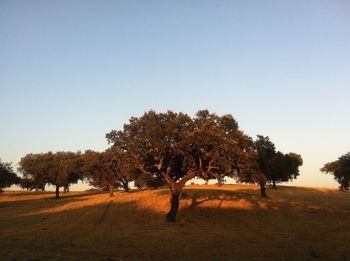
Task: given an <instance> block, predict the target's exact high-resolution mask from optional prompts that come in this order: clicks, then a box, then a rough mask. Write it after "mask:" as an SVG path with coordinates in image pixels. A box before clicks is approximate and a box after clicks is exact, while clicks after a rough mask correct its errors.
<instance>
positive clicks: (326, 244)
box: [0, 185, 350, 260]
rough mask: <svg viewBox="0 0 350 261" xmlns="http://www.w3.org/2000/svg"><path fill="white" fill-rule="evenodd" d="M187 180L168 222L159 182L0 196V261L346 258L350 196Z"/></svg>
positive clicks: (348, 255) (349, 241)
mask: <svg viewBox="0 0 350 261" xmlns="http://www.w3.org/2000/svg"><path fill="white" fill-rule="evenodd" d="M267 192H268V196H269V197H268V198H267V199H261V198H260V196H259V191H258V188H257V187H255V186H248V185H247V186H245V185H224V186H221V187H218V186H214V185H213V186H209V185H207V186H205V185H203V186H188V187H186V189H185V190H184V192H183V194H182V198H181V203H180V210H179V213H178V216H177V222H176V223H175V224H168V223H166V222H165V217H164V215H165V213H166V212H167V209H168V191H167V190H166V189H158V190H143V191H131V192H129V193H126V192H117V193H115V197H114V198H112V199H110V198H108V195H107V194H105V193H93V192H70V193H67V194H64V195H63V196H62V198H61V199H59V200H56V199H54V198H53V197H54V194H53V193H49V192H4V193H2V194H1V195H0V246H1V257H0V259H1V260H313V259H321V260H350V251H349V246H350V193H348V192H338V191H336V190H331V189H317V188H302V187H280V188H278V189H277V190H268V191H267Z"/></svg>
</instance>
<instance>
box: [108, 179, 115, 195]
mask: <svg viewBox="0 0 350 261" xmlns="http://www.w3.org/2000/svg"><path fill="white" fill-rule="evenodd" d="M108 191H109V197H110V198H111V197H114V192H113V184H112V183H109V184H108Z"/></svg>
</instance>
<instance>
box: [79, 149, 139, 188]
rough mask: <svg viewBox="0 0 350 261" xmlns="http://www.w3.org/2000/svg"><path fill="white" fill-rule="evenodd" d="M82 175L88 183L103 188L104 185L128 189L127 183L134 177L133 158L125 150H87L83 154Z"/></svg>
mask: <svg viewBox="0 0 350 261" xmlns="http://www.w3.org/2000/svg"><path fill="white" fill-rule="evenodd" d="M83 159H84V162H83V168H82V171H83V173H84V176H85V177H86V178H87V179H88V180H89V182H90V184H91V185H93V186H95V187H99V188H101V189H103V188H104V187H106V186H109V187H112V188H115V187H122V188H124V190H126V191H128V190H129V187H128V184H129V182H130V181H133V180H134V179H135V177H136V172H135V170H134V169H135V164H133V158H132V157H130V156H129V155H127V153H125V152H121V151H117V150H107V151H104V152H96V151H91V150H87V151H85V153H84V155H83Z"/></svg>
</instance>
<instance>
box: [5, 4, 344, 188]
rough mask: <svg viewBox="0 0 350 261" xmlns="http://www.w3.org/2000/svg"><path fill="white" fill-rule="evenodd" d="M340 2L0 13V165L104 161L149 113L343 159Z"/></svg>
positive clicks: (307, 181)
mask: <svg viewBox="0 0 350 261" xmlns="http://www.w3.org/2000/svg"><path fill="white" fill-rule="evenodd" d="M349 98H350V2H349V1H347V0H338V1H337V0H334V1H321V0H317V1H316V0H315V1H311V0H310V1H305V0H302V1H294V0H293V1H258V0H257V1H244V0H242V1H233V0H232V1H214V0H213V1H202V0H201V1H187V0H186V1H185V0H184V1H130V0H125V1H97V0H96V1H64V0H60V1H36V0H32V1H24V0H23V1H16V0H8V1H7V0H2V1H0V115H1V128H0V133H1V135H0V158H1V159H2V160H4V161H11V162H12V163H13V165H16V163H17V162H18V161H19V159H20V158H21V156H23V155H25V154H26V153H30V152H33V153H37V152H46V151H49V150H52V151H56V150H73V151H75V150H85V149H87V148H91V149H95V150H103V149H105V148H107V142H106V139H105V133H106V132H108V131H110V130H111V129H119V128H121V127H122V124H123V123H125V122H126V121H127V120H128V118H129V117H130V116H139V115H141V114H142V113H143V112H144V111H147V110H149V109H155V110H157V111H165V110H167V109H171V110H174V111H183V112H187V113H189V114H191V115H193V114H194V113H195V112H196V111H197V110H198V109H202V108H208V109H209V110H211V111H213V112H217V113H218V114H223V113H232V114H233V115H234V117H235V118H236V119H237V121H238V123H239V125H240V127H241V128H242V129H243V130H244V131H245V132H246V133H248V134H249V135H251V136H253V137H255V136H256V135H257V134H262V135H268V136H270V138H271V139H272V141H273V142H274V143H275V144H276V146H277V149H279V150H282V151H283V152H289V151H294V152H297V153H300V154H301V155H302V156H303V159H304V163H305V164H304V166H303V167H302V168H301V176H300V178H299V180H298V181H296V182H293V184H295V185H304V186H326V187H336V186H337V184H336V183H335V182H334V181H333V179H332V177H331V176H327V175H324V174H321V173H320V172H319V169H320V167H322V165H323V163H325V162H327V161H331V160H335V159H336V158H337V157H338V156H340V155H342V154H344V153H346V152H348V151H350V116H349V113H350V100H349Z"/></svg>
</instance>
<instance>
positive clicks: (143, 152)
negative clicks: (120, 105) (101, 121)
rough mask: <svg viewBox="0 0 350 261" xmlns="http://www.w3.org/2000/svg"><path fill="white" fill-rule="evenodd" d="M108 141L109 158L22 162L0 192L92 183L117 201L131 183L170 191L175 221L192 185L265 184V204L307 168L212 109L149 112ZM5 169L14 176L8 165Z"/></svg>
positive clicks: (56, 155) (69, 155) (89, 154)
mask: <svg viewBox="0 0 350 261" xmlns="http://www.w3.org/2000/svg"><path fill="white" fill-rule="evenodd" d="M106 138H107V141H108V143H109V145H110V146H109V148H108V149H107V150H106V151H104V152H96V151H91V150H87V151H85V152H84V153H81V152H47V153H38V154H27V155H25V156H24V157H23V158H22V159H21V160H20V162H19V168H18V170H19V171H20V173H21V174H22V176H23V178H21V179H20V178H18V177H17V176H16V177H17V179H16V180H15V179H13V180H12V181H9V182H7V183H5V182H3V181H2V179H1V184H4V185H1V186H2V187H6V186H9V185H11V184H20V185H21V186H22V187H23V188H25V189H27V190H33V189H35V190H39V189H41V190H44V189H45V186H46V185H47V184H50V185H53V186H55V188H56V197H57V198H59V196H60V195H59V193H60V188H63V190H64V191H68V189H69V186H70V185H71V184H75V183H77V182H78V180H87V181H89V182H90V184H91V185H93V186H95V187H97V188H99V189H101V190H106V191H109V195H110V196H113V192H114V190H115V189H118V188H120V189H124V190H125V191H128V190H129V183H130V182H132V181H133V182H134V185H135V187H137V188H144V187H152V188H157V187H159V186H163V185H167V186H168V187H169V199H170V209H169V212H168V213H167V215H166V219H167V221H169V222H175V219H176V214H177V211H178V208H179V200H180V195H181V192H182V189H183V187H184V186H185V184H186V183H187V182H188V181H189V180H192V179H193V178H199V179H202V180H205V181H209V180H212V179H216V180H217V181H218V183H219V184H220V183H222V182H223V181H224V179H225V178H226V177H230V178H233V179H235V180H236V181H237V182H243V183H251V184H258V185H259V186H260V191H261V195H262V196H263V197H266V185H267V184H269V185H272V186H273V188H276V184H278V183H281V182H286V181H291V180H293V179H296V178H297V177H298V176H299V167H300V166H301V165H302V164H303V161H302V158H301V156H300V155H298V154H296V153H287V154H283V153H282V152H280V151H276V149H275V145H274V144H273V143H272V142H271V141H270V139H269V138H268V137H264V136H258V137H257V139H256V140H255V141H254V140H253V139H252V138H251V137H249V136H248V135H247V134H245V133H244V132H243V131H242V130H240V129H239V127H238V123H237V121H236V120H235V119H234V118H233V116H232V115H230V114H227V115H223V116H218V115H216V114H214V113H210V112H209V111H207V110H201V111H198V112H197V114H196V115H195V116H194V117H190V116H189V115H187V114H184V113H175V112H172V111H168V112H166V113H156V112H155V111H148V112H146V113H144V115H142V116H141V117H132V118H131V119H130V120H129V122H128V123H127V124H125V125H124V127H123V129H121V130H112V131H110V132H109V133H107V134H106ZM2 165H4V166H7V172H8V173H13V171H12V168H11V167H10V165H9V164H7V165H6V163H5V164H2ZM5 169H6V168H5ZM7 172H6V173H7ZM9 175H10V174H9ZM2 176H5V175H3V171H2V172H1V176H0V177H1V178H2Z"/></svg>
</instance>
